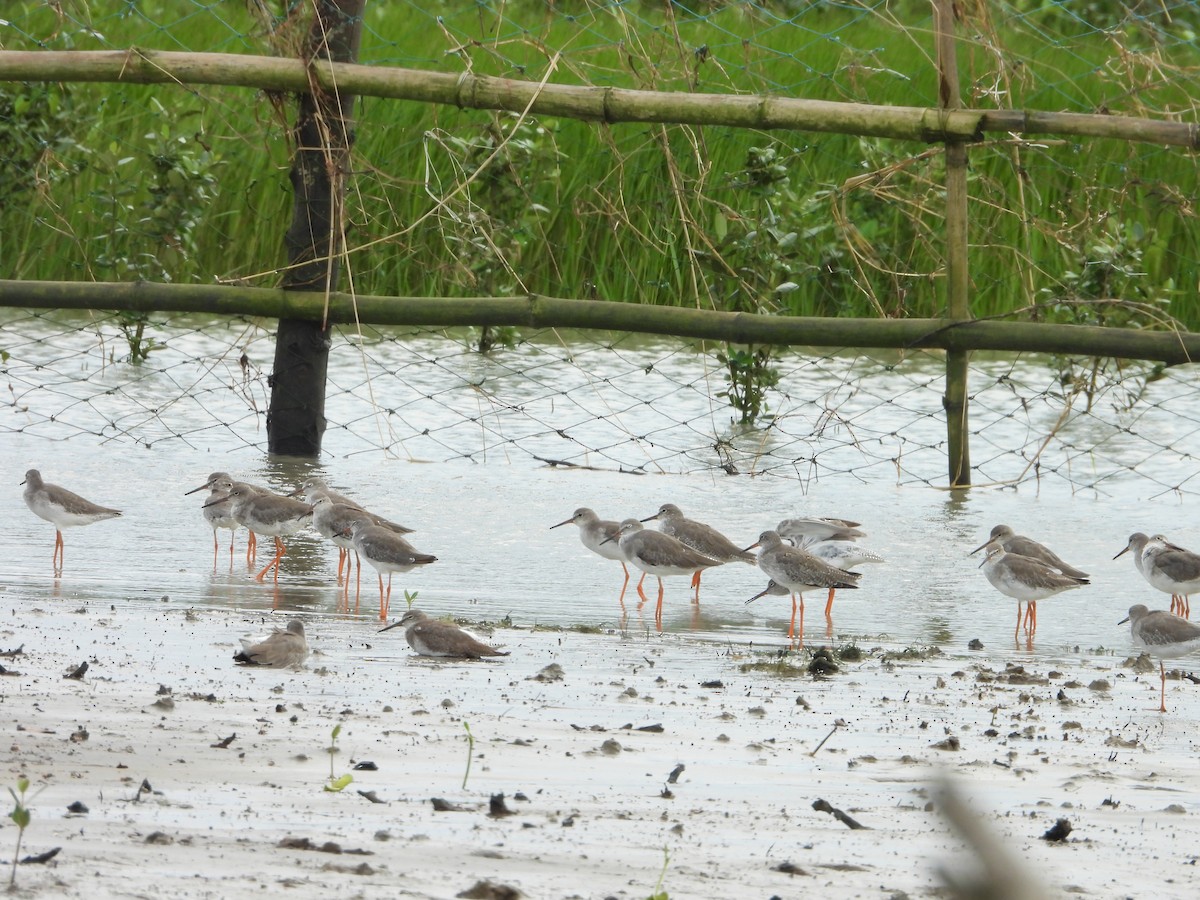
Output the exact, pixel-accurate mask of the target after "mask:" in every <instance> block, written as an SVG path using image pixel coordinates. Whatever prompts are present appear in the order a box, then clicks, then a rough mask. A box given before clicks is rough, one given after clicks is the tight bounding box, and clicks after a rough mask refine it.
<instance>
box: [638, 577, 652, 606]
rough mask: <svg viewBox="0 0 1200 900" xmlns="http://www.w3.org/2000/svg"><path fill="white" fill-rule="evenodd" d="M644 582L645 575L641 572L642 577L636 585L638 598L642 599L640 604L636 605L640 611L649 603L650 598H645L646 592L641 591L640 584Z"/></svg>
mask: <svg viewBox="0 0 1200 900" xmlns="http://www.w3.org/2000/svg"><path fill="white" fill-rule="evenodd" d="M645 580H646V573H645V572H642V577H641V579H639V581H638V583H637V592H638V596H639V597H641V598H642V602H641V603H639V604H638V609H641V608H642V607H643V606H645V605H646V604H647V603H649V602H650V598H649V597H647V596H646V592H645V591H644V590H642V582H643V581H645Z"/></svg>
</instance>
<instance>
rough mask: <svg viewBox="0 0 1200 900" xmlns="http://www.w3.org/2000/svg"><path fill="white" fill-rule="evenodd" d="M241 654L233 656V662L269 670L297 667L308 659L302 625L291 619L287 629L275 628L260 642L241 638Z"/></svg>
mask: <svg viewBox="0 0 1200 900" xmlns="http://www.w3.org/2000/svg"><path fill="white" fill-rule="evenodd" d="M241 640H242V649H241V652H239V653H236V654H234V657H233V661H234V662H236V663H240V664H242V665H245V666H265V667H267V668H271V669H287V668H290V667H292V666H299V665H300V664H301V663H303V662H304V660H305V659H307V658H308V641H307V640H306V639H305V637H304V623H303V622H301V621H300V620H299V619H292V620H291V621H290V622H288V623H287V628H286V629H283V628H276V629H275V630H274V631H273V632H271V634H269V635H267V637H266V638H264V639H263V640H261V641H258V642H255V641H252V640H250V639H248V638H242V639H241Z"/></svg>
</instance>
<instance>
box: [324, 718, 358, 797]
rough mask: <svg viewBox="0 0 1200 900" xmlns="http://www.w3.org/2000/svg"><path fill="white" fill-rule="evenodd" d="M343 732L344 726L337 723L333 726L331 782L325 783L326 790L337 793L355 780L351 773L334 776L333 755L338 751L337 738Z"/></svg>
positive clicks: (330, 749)
mask: <svg viewBox="0 0 1200 900" xmlns="http://www.w3.org/2000/svg"><path fill="white" fill-rule="evenodd" d="M341 733H342V726H341V725H335V726H334V727H333V735H332V740H331V741H330V743H329V784H327V785H325V790H327V791H330V792H331V793H337V792H338V791H342V790H345V788H346V786H347V785H349V784H350V782H352V781H353V780H354V776H353V775H351V774H349V773H347V774H345V775H343V776H341V777H340V778H336V777H334V774H333V756H334V754H335V753H337V739H338V735H339V734H341Z"/></svg>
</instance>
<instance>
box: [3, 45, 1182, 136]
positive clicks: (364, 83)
mask: <svg viewBox="0 0 1200 900" xmlns="http://www.w3.org/2000/svg"><path fill="white" fill-rule="evenodd" d="M0 81H91V82H119V83H135V84H181V85H189V84H214V85H229V86H237V87H248V88H258V89H261V90H265V91H288V92H292V93H299V92H303V91H307V90H308V89H309V87H310V84H311V83H312V82H315V83H316V84H318V85H319V86H320V87H322V88H324V89H325V90H329V91H333V90H343V91H346V92H347V93H350V94H357V95H361V96H364V97H389V98H393V99H398V100H416V101H421V102H426V103H442V104H448V105H453V106H460V107H468V108H472V109H504V110H510V111H513V112H521V111H523V110H526V109H528V110H529V111H530V112H531V113H534V114H536V115H548V116H564V117H568V118H576V119H587V120H595V121H601V122H673V123H682V124H690V125H727V126H740V127H746V128H759V129H790V130H795V131H815V132H838V133H843V134H856V135H864V136H871V137H890V138H898V139H904V140H914V141H921V142H924V143H932V142H938V141H962V140H968V141H978V140H981V139H982V137H983V135H984V133H986V132H1004V133H1016V134H1058V135H1078V136H1091V137H1107V138H1118V139H1123V140H1130V141H1144V142H1149V143H1154V144H1169V145H1174V146H1181V147H1189V148H1191V149H1200V125H1197V124H1195V123H1185V122H1168V121H1159V120H1153V119H1140V118H1131V117H1127V116H1110V115H1088V114H1083V113H1055V112H1024V111H1020V110H969V109H962V110H939V109H936V108H925V107H914V106H872V105H868V104H863V103H839V102H833V101H826V100H799V99H791V98H787V97H772V96H767V95H738V94H692V93H686V92H667V91H638V90H626V89H621V88H611V87H586V86H583V87H581V86H573V85H560V84H538V83H536V82H531V81H520V80H516V79H511V78H494V77H490V76H481V75H471V74H470V73H467V72H463V73H458V74H454V73H446V72H428V71H424V70H420V69H402V68H396V67H391V66H388V67H383V66H363V65H354V64H350V63H330V62H327V61H323V60H316V61H313V62H311V63H309V64H308V65H307V66H306V64H305V63H303V62H301V61H299V60H292V59H282V58H279V57H272V56H250V55H245V54H233V53H179V52H169V51H158V50H153V51H151V50H139V49H136V48H133V49H130V50H128V51H121V50H96V51H92V50H88V51H82V50H81V51H58V50H3V51H0Z"/></svg>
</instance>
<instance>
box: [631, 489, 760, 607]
mask: <svg viewBox="0 0 1200 900" xmlns="http://www.w3.org/2000/svg"><path fill="white" fill-rule="evenodd" d="M656 520H657V521H658V523H659V526H658V527H659V530H660V531H662V533H663V534H665V535H669V536H670V537H673V538H675V540H677V541H679V542H680V543H681V544H685V545H686V546H688V547H691V548H692V549H693V550H695V551H696V552H697V553H700V554H703V555H704V556H707V557H708V558H709V559H715V560H716V561H717V562H718V563H721V564H724V563H728V562H744V563H749V564H750V565H754V563H755V559H756V557H755V555H754V554H753V553H750V552H749V551H746V550H743V549H742V548H741V547H739V546H738V545H737V544H735V543H734V542H733V541H731V540H729V538H727V537H725V535H723V534H721V532H719V531H717V529H715V528H713V527H712V526H711V525H705V524H704V523H703V522H697V521H695V520H693V519H689V518H687V517H686V516H684V514H683V511H682V510H680V508H679V507H678V506H676V505H675V504H674V503H664V504H663V505H662V506H660V507H659V508H658V512H656V513H655V514H654V515H652V516H647V517H646V518H644V519H642V521H643V522H652V521H656ZM702 572H703V570H702V569H697V570H696V571H695V572H693V573H692V587H693V588H695V590H696V595H695V598H694V602H696V603H699V602H700V575H701V573H702Z"/></svg>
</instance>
